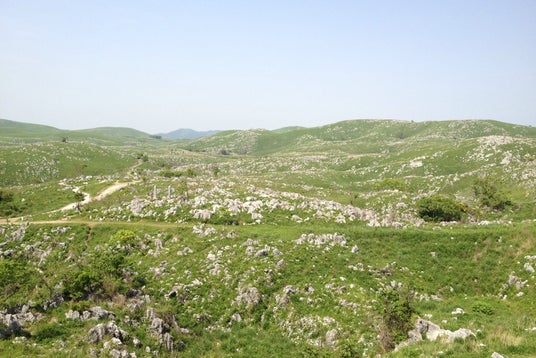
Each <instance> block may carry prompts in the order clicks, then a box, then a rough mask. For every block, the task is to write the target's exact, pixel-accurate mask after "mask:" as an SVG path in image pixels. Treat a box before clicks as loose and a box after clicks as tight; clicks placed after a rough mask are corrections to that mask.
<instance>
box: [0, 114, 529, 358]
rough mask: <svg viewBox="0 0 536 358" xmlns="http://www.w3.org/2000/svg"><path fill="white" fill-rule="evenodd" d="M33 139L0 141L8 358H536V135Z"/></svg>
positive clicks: (332, 131)
mask: <svg viewBox="0 0 536 358" xmlns="http://www.w3.org/2000/svg"><path fill="white" fill-rule="evenodd" d="M4 124H5V123H4ZM11 125H13V124H11ZM6 127H7V126H6ZM15 127H16V125H15ZM23 127H24V126H23ZM27 128H28V132H24V130H23V129H21V127H19V129H16V130H15V132H13V131H12V132H10V134H9V135H6V136H7V138H9V142H8V144H5V142H2V144H3V145H2V147H1V148H0V174H1V175H0V179H1V180H3V182H2V184H0V185H1V187H0V213H4V214H0V215H3V216H4V218H3V219H0V352H2V354H4V355H6V356H14V357H15V356H43V357H56V356H64V357H86V356H105V357H106V356H112V357H145V356H163V357H177V356H179V357H200V356H210V357H279V356H289V357H309V356H310V357H341V358H342V357H378V356H382V357H383V356H384V357H439V356H446V357H472V358H480V357H488V358H489V357H490V356H492V354H495V355H494V357H499V356H498V355H497V354H500V355H501V356H503V357H508V358H514V357H516V358H519V357H534V356H536V335H535V332H536V306H535V305H534V302H535V300H536V291H535V290H534V289H533V287H534V285H536V276H535V268H536V132H535V129H534V128H531V127H524V126H516V125H511V124H506V123H501V122H496V121H487V120H486V121H473V120H471V121H442V122H423V123H412V122H404V121H388V120H382V121H372V120H357V121H344V122H339V123H334V124H331V125H327V126H322V127H315V128H301V127H289V128H284V129H281V130H275V131H269V130H264V129H256V130H247V131H223V132H220V133H217V134H214V135H212V136H209V137H203V138H199V139H195V140H188V141H182V140H156V139H153V138H146V137H144V134H140V133H138V132H136V131H132V130H128V129H116V128H111V129H108V128H102V129H96V130H88V131H87V132H83V131H82V133H80V132H79V133H78V134H77V135H80V136H82V137H83V136H84V135H88V136H89V137H91V138H93V139H92V141H93V142H92V143H88V142H86V141H82V140H80V141H77V140H74V139H73V140H71V139H69V140H68V141H67V142H62V141H61V140H57V139H54V138H55V137H54V136H56V135H57V134H58V133H57V132H56V131H57V130H55V129H54V128H50V127H48V128H41V127H40V126H38V127H32V126H30V127H27ZM10 130H11V129H10ZM17 130H18V131H19V134H17ZM20 131H22V132H24V133H26V134H24V135H23V134H20V133H21V132H20ZM2 133H3V132H2ZM6 133H7V132H6ZM1 135H3V134H0V136H1ZM18 135H20V138H19V137H18ZM71 135H72V133H71ZM114 135H119V136H120V137H121V138H119V139H116V140H115V141H111V140H108V139H106V138H109V137H110V136H112V137H113V136H114ZM25 136H26V137H25ZM28 138H31V140H32V141H33V142H32V143H29V140H28ZM69 138H71V136H70V137H69ZM73 138H75V137H73ZM98 138H101V139H102V140H103V143H112V144H115V145H111V144H110V145H99V144H98V143H99V142H98V140H97V139H98ZM4 144H5V145H4ZM114 188H115V189H114ZM112 189H114V190H112ZM73 192H78V193H79V192H82V193H84V196H86V197H92V198H93V199H94V200H84V202H80V200H81V198H80V196H79V195H78V196H76V195H74V193H73ZM105 194H106V195H105ZM75 197H78V198H77V199H76V202H75V203H73V201H74V200H75ZM77 203H78V204H79V205H76V204H77ZM69 204H71V205H69ZM77 206H80V208H79V210H77ZM65 207H67V209H65V210H61V209H62V208H65ZM21 216H23V218H21Z"/></svg>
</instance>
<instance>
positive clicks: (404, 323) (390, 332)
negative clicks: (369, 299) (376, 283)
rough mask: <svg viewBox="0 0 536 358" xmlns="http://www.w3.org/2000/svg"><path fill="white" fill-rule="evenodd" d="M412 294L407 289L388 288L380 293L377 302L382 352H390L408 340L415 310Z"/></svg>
mask: <svg viewBox="0 0 536 358" xmlns="http://www.w3.org/2000/svg"><path fill="white" fill-rule="evenodd" d="M413 301H414V293H413V291H412V290H410V289H408V288H401V289H393V288H388V289H385V290H383V291H382V292H381V293H380V297H379V300H378V303H379V313H380V316H381V326H380V330H379V335H378V336H379V338H380V345H381V347H382V349H383V350H384V351H386V352H387V351H390V350H392V349H394V347H395V346H396V345H397V344H398V343H400V342H402V341H404V340H406V339H407V338H408V332H409V331H410V330H411V329H412V328H413V322H414V318H415V317H414V315H415V313H416V312H415V309H414V307H413Z"/></svg>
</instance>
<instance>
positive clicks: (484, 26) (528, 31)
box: [0, 0, 536, 133]
mask: <svg viewBox="0 0 536 358" xmlns="http://www.w3.org/2000/svg"><path fill="white" fill-rule="evenodd" d="M0 118H6V119H11V120H15V121H22V122H31V123H41V124H47V125H52V126H55V127H58V128H62V129H80V128H92V127H98V126H126V127H132V128H136V129H140V130H143V131H146V132H149V133H157V132H167V131H170V130H174V129H177V128H193V129H197V130H207V129H247V128H268V129H274V128H279V127H284V126H290V125H301V126H317V125H323V124H328V123H333V122H337V121H341V120H346V119H358V118H394V119H405V120H415V121H423V120H445V119H467V118H479V119H483V118H485V119H496V120H500V121H505V122H512V123H520V124H531V125H536V1H535V0H525V1H522V0H503V1H494V0H482V1H478V0H459V1H449V0H437V1H435V0H424V1H412V0H404V1H403V0H396V1H395V0H393V1H389V0H370V1H359V0H354V1H338V0H330V1H327V0H326V1H315V0H308V1H305V0H304V1H292V0H285V1H278V0H269V1H256V0H246V1H233V0H226V1H223V0H220V1H202V0H193V1H181V0H176V1H172V0H169V1H132V0H128V1H127V0H125V1H117V0H113V1H111V0H105V1H95V0H91V1H87V0H84V1H82V0H80V1H71V0H42V1H37V0H23V1H22V0H13V1H9V0H0Z"/></svg>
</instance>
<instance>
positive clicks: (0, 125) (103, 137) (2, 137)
mask: <svg viewBox="0 0 536 358" xmlns="http://www.w3.org/2000/svg"><path fill="white" fill-rule="evenodd" d="M156 140H157V139H156V138H155V137H154V136H151V135H149V134H147V133H144V132H141V131H138V130H135V129H131V128H121V127H102V128H93V129H82V130H63V129H57V128H54V127H50V126H43V125H39V124H30V123H22V122H14V121H9V120H6V119H0V144H1V145H11V144H21V143H35V142H65V141H75V142H86V143H93V144H98V145H125V144H129V145H130V144H136V143H144V142H154V141H156Z"/></svg>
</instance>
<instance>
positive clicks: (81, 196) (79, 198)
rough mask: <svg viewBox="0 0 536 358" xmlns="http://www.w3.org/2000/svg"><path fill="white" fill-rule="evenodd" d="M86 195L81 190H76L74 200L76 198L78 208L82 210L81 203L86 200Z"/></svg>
mask: <svg viewBox="0 0 536 358" xmlns="http://www.w3.org/2000/svg"><path fill="white" fill-rule="evenodd" d="M85 198H86V196H85V195H84V193H82V192H81V191H75V192H74V200H76V209H77V210H78V211H80V204H81V203H82V202H83V201H84V199H85Z"/></svg>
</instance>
